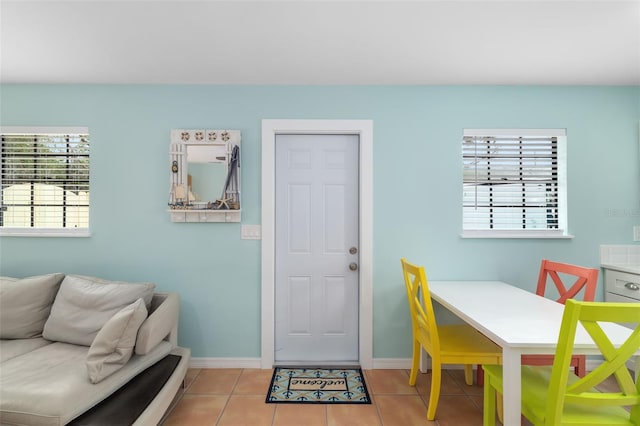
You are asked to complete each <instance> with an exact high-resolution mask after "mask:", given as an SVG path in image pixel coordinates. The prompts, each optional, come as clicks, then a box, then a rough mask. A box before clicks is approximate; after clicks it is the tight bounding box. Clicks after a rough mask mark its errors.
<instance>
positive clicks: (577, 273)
mask: <svg viewBox="0 0 640 426" xmlns="http://www.w3.org/2000/svg"><path fill="white" fill-rule="evenodd" d="M548 278H551V280H552V281H553V283H554V284H555V288H556V290H557V294H558V296H559V297H558V298H557V299H556V302H559V303H565V302H566V301H567V299H575V298H576V295H577V294H578V293H580V291H581V290H583V289H584V293H583V297H582V300H583V301H585V302H593V299H594V298H595V296H596V286H597V285H598V270H597V269H595V268H586V267H583V266H576V265H570V264H568V263H560V262H552V261H550V260H546V259H544V260H543V261H542V263H541V264H540V274H538V287H537V289H536V294H537V295H539V296H544V295H545V293H546V287H547V281H548ZM563 278H564V279H566V280H570V279H575V281H574V283H573V284H571V285H570V286H568V287H567V286H566V285H565V283H564V282H563Z"/></svg>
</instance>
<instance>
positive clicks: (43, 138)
mask: <svg viewBox="0 0 640 426" xmlns="http://www.w3.org/2000/svg"><path fill="white" fill-rule="evenodd" d="M1 138H2V142H1V144H2V145H1V146H2V150H1V156H0V166H1V173H0V182H1V184H2V194H1V200H0V202H1V203H0V207H1V208H0V231H2V234H3V235H56V236H57V235H82V234H87V233H88V229H89V194H90V190H89V134H88V129H86V128H73V129H62V128H60V129H58V128H45V129H38V128H34V129H14V128H2V129H1Z"/></svg>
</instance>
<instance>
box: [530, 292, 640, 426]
mask: <svg viewBox="0 0 640 426" xmlns="http://www.w3.org/2000/svg"><path fill="white" fill-rule="evenodd" d="M604 322H616V323H620V322H626V323H634V324H637V326H636V328H635V330H633V331H632V333H631V334H630V336H629V338H628V339H627V341H626V342H625V343H624V344H622V345H621V346H619V347H618V348H615V347H614V346H613V344H612V343H611V342H610V341H609V338H608V337H607V335H606V334H605V333H604V331H603V330H602V327H601V324H602V323H604ZM578 323H580V324H582V326H583V327H584V329H585V330H586V331H587V332H588V333H589V335H590V336H591V338H592V339H593V341H594V342H595V343H596V345H597V346H598V348H599V349H600V351H601V353H602V356H603V358H604V361H603V362H602V364H600V365H599V366H598V367H596V368H595V369H594V370H593V371H591V372H589V373H587V374H586V375H585V376H584V377H582V378H580V379H578V380H569V374H571V372H570V369H569V364H570V362H571V356H572V349H573V345H574V340H575V335H576V329H577V327H578ZM639 323H640V303H611V302H579V301H576V300H571V299H569V300H567V302H566V304H565V309H564V314H563V317H562V325H561V327H560V334H559V337H558V347H557V349H556V355H555V358H554V362H553V368H552V372H551V378H550V382H549V394H548V398H547V407H546V410H547V411H546V420H547V424H560V418H561V416H562V407H563V406H564V405H565V404H566V403H569V404H576V405H585V406H589V407H596V406H598V407H613V406H631V413H630V419H631V421H632V422H633V424H640V381H639V382H638V383H634V380H633V377H632V376H631V373H630V372H629V369H627V367H626V362H627V361H628V360H629V359H631V358H632V357H633V356H634V353H635V352H637V351H638V349H639V348H640V324H639ZM612 375H613V376H614V377H615V379H616V381H617V382H618V386H619V388H620V389H619V390H614V391H611V392H609V391H607V390H604V387H600V388H599V390H598V391H593V390H592V389H593V388H594V387H595V386H598V385H599V384H601V383H602V382H603V381H605V380H606V379H608V378H609V377H610V376H612ZM523 385H524V384H523ZM609 389H610V387H609Z"/></svg>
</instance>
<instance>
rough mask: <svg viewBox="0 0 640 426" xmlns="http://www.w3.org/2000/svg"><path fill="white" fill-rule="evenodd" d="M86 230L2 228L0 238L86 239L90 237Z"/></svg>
mask: <svg viewBox="0 0 640 426" xmlns="http://www.w3.org/2000/svg"><path fill="white" fill-rule="evenodd" d="M90 236H91V232H90V231H89V230H88V229H56V228H41V229H32V228H2V229H0V237H64V238H68V237H71V238H86V237H90Z"/></svg>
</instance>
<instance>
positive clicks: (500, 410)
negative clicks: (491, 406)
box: [496, 392, 504, 424]
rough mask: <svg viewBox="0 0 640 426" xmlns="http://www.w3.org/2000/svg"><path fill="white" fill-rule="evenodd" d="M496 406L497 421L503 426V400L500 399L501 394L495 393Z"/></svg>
mask: <svg viewBox="0 0 640 426" xmlns="http://www.w3.org/2000/svg"><path fill="white" fill-rule="evenodd" d="M496 394H497V395H496V405H497V406H498V420H500V423H502V424H504V420H503V419H502V416H503V415H504V400H503V399H502V394H501V393H498V392H496Z"/></svg>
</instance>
